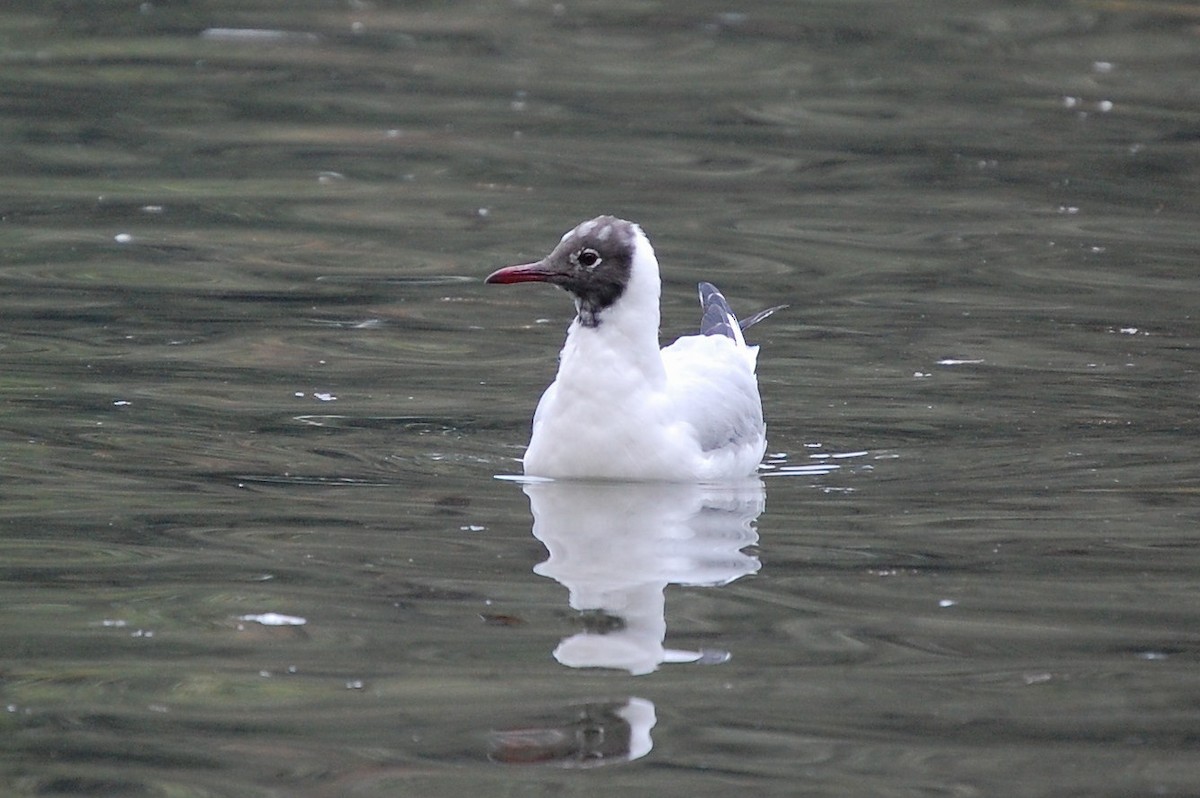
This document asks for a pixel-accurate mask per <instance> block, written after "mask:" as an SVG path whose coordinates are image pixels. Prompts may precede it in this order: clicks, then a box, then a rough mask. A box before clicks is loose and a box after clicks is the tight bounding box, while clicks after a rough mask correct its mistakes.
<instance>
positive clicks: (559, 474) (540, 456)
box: [487, 216, 774, 482]
mask: <svg viewBox="0 0 1200 798" xmlns="http://www.w3.org/2000/svg"><path fill="white" fill-rule="evenodd" d="M487 282H489V283H525V282H545V283H553V284H554V285H557V286H561V287H562V288H564V289H566V290H567V291H569V292H570V293H571V294H572V295H573V296H574V297H575V309H576V316H575V320H574V321H573V322H572V323H571V326H570V329H569V330H568V331H567V341H566V344H565V345H564V346H563V350H562V354H561V355H560V358H559V365H558V376H557V377H555V380H554V382H553V384H551V385H550V387H549V388H547V389H546V392H545V393H544V394H543V395H542V399H541V401H540V402H539V403H538V407H537V412H536V413H535V414H534V417H533V436H532V438H531V439H530V441H529V448H528V449H527V450H526V451H525V458H524V463H525V473H526V474H527V475H529V476H536V477H550V478H555V479H617V480H637V481H645V480H661V481H669V482H713V481H725V480H730V479H736V478H741V477H749V476H751V475H753V474H754V473H755V472H756V471H757V469H758V464H759V461H760V460H761V459H762V456H763V452H764V451H766V446H767V439H766V426H765V425H764V424H763V414H762V401H761V400H760V399H759V395H758V380H757V378H756V377H755V375H754V366H755V358H756V356H757V354H758V347H756V346H747V345H746V341H745V339H744V338H743V337H742V329H743V328H745V327H749V326H750V324H753V323H754V322H756V321H758V320H760V319H762V318H765V316H766V315H767V314H769V313H770V312H771V311H764V312H763V313H760V314H758V315H756V316H755V317H754V318H752V319H749V320H748V321H747V322H744V323H742V324H740V325H739V323H738V320H737V318H736V317H735V316H734V315H733V312H732V311H731V310H730V309H729V305H728V303H727V302H726V301H725V297H723V296H721V292H720V291H718V290H717V289H716V288H715V287H714V286H712V285H710V284H708V283H701V284H700V302H701V305H702V307H703V320H702V322H701V328H700V335H689V336H685V337H683V338H680V339H679V340H677V341H676V342H675V343H673V344H671V345H670V346H668V347H666V348H664V349H659V345H658V322H659V293H660V290H661V281H660V279H659V275H658V259H657V258H655V256H654V249H653V248H652V247H651V246H650V240H649V239H648V238H646V234H645V233H643V232H642V229H641V228H640V227H638V226H637V225H636V224H634V223H633V222H627V221H625V220H623V219H617V218H615V217H612V216H598V217H596V218H595V219H592V220H590V221H586V222H583V223H582V224H580V225H579V226H578V227H576V228H575V229H574V230H571V231H570V232H568V233H567V234H566V235H564V236H563V237H562V240H561V241H560V242H559V244H558V246H556V247H555V248H554V250H553V251H552V252H551V253H550V254H549V255H547V256H546V257H545V258H542V259H541V260H539V261H537V262H536V263H527V264H522V265H519V266H508V267H506V268H503V269H500V270H498V271H496V272H493V273H492V274H490V275H488V278H487ZM772 310H774V309H772Z"/></svg>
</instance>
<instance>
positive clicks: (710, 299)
mask: <svg viewBox="0 0 1200 798" xmlns="http://www.w3.org/2000/svg"><path fill="white" fill-rule="evenodd" d="M700 307H702V308H703V309H704V316H703V317H702V318H701V319H700V334H701V335H723V336H725V337H726V338H732V339H733V340H735V341H740V340H741V339H742V328H741V327H739V326H738V320H737V316H735V315H733V310H732V309H730V307H729V303H728V302H726V301H725V297H724V296H722V295H721V292H720V291H718V290H717V287H716V286H715V285H713V284H712V283H700Z"/></svg>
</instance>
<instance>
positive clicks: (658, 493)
mask: <svg viewBox="0 0 1200 798" xmlns="http://www.w3.org/2000/svg"><path fill="white" fill-rule="evenodd" d="M525 493H526V494H527V495H528V496H529V502H530V506H531V509H532V511H533V534H534V536H535V537H536V538H537V539H538V540H540V541H541V542H542V543H543V544H545V546H546V549H547V550H548V551H549V552H550V557H549V559H547V560H546V561H545V562H543V563H541V564H540V565H538V566H536V567H535V568H534V572H535V573H538V574H540V575H542V576H548V577H550V578H552V579H555V580H557V581H558V582H560V583H561V584H562V585H563V586H564V587H566V588H567V590H568V591H569V592H570V604H571V607H572V609H575V610H577V611H578V612H579V613H580V617H581V618H582V620H583V622H584V629H583V631H581V632H579V633H577V634H574V635H572V636H570V637H568V638H566V639H564V640H563V641H562V642H561V643H560V644H559V645H558V647H557V648H556V649H555V650H554V657H555V659H557V660H558V661H559V662H561V663H562V664H563V665H567V666H569V667H572V668H619V669H622V670H626V671H628V672H629V673H631V674H634V675H640V674H645V673H650V672H651V671H653V670H655V669H656V668H657V667H658V666H659V665H660V664H661V663H663V662H721V661H724V660H725V659H727V658H728V657H729V655H728V654H727V653H726V652H723V651H711V650H707V651H706V650H701V651H675V650H670V649H667V648H666V647H665V646H664V641H665V639H666V633H667V621H666V615H665V597H664V595H663V591H664V590H665V588H666V586H667V585H668V584H676V585H724V584H728V583H729V582H732V581H733V580H735V579H738V578H740V577H742V576H745V575H746V574H752V573H755V572H756V571H757V570H758V569H759V561H758V558H757V557H754V556H753V555H750V554H747V553H745V552H744V551H742V549H744V548H745V547H747V546H750V545H752V544H754V543H756V542H757V541H758V533H757V532H756V531H755V530H754V527H753V524H754V521H755V519H757V518H758V516H759V514H760V513H762V511H763V507H764V504H765V492H764V490H763V485H762V482H761V481H760V480H757V479H755V480H750V481H746V482H740V483H736V484H732V485H672V484H641V483H639V484H626V483H583V482H535V483H529V484H526V485H525Z"/></svg>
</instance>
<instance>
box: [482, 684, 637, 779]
mask: <svg viewBox="0 0 1200 798" xmlns="http://www.w3.org/2000/svg"><path fill="white" fill-rule="evenodd" d="M566 711H567V713H568V714H569V717H567V718H563V719H561V720H558V721H557V722H554V721H551V722H549V723H548V724H545V723H544V724H540V725H527V726H521V727H519V728H514V729H502V730H499V731H493V732H492V733H491V734H490V735H488V738H489V739H488V758H489V759H491V760H492V761H493V762H501V763H503V764H506V765H532V764H538V765H558V766H560V767H570V768H589V767H598V766H600V765H613V764H617V763H619V762H631V761H633V760H635V759H641V758H642V757H644V756H645V755H646V754H648V753H650V749H651V748H652V747H653V746H652V743H651V741H650V730H651V729H652V728H654V724H655V721H656V718H655V716H654V704H652V703H650V702H649V701H647V700H645V699H644V698H636V697H630V698H627V699H624V700H621V701H593V702H589V703H586V704H577V705H574V706H571V707H567V708H566Z"/></svg>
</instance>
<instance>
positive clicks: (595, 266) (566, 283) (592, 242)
mask: <svg viewBox="0 0 1200 798" xmlns="http://www.w3.org/2000/svg"><path fill="white" fill-rule="evenodd" d="M641 234H642V233H641V229H640V228H639V227H638V226H637V225H636V224H634V223H633V222H627V221H625V220H624V219H618V218H616V217H615V216H597V217H596V218H595V219H591V220H590V221H586V222H583V223H582V224H580V225H579V226H578V227H576V228H575V229H574V230H572V231H570V232H569V233H567V234H566V235H564V236H563V237H562V241H560V242H559V244H558V246H556V247H555V248H554V250H553V251H552V252H551V253H550V254H549V255H547V256H546V257H544V258H542V259H541V260H539V261H537V262H536V263H525V264H521V265H520V266H507V267H505V268H503V269H499V270H498V271H495V272H493V273H491V274H490V275H488V277H487V280H486V281H485V282H489V283H528V282H542V283H553V284H554V285H557V286H560V287H562V288H564V289H566V290H567V291H569V292H571V294H573V295H574V296H575V306H576V309H577V310H578V313H579V321H580V323H581V324H583V325H584V326H585V327H595V326H597V325H598V324H599V323H600V321H599V314H600V313H601V312H602V311H603V310H605V309H606V308H608V307H611V306H612V304H613V303H614V302H616V301H617V300H618V299H620V297H621V294H623V293H624V292H625V287H626V286H627V285H628V284H629V275H630V270H631V268H632V266H633V254H634V248H635V247H636V244H637V238H638V236H639V235H641Z"/></svg>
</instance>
